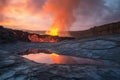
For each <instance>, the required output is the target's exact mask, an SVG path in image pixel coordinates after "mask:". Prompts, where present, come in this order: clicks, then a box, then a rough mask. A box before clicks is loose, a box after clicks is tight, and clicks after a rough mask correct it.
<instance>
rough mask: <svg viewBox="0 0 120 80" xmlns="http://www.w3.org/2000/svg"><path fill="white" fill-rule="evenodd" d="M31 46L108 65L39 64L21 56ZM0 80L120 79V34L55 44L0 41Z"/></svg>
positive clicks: (31, 47)
mask: <svg viewBox="0 0 120 80" xmlns="http://www.w3.org/2000/svg"><path fill="white" fill-rule="evenodd" d="M31 49H35V51H36V49H37V50H39V51H41V50H42V51H43V50H46V51H48V53H49V52H55V53H58V54H64V55H71V56H79V57H86V58H91V59H97V60H103V61H104V62H106V63H105V64H106V65H85V64H83V65H78V64H75V65H67V64H66V65H55V64H52V65H51V64H38V63H35V62H33V61H30V60H27V59H25V58H23V57H21V56H20V55H18V53H21V52H24V51H27V50H28V51H29V50H31ZM33 52H34V51H33ZM0 80H120V34H117V35H108V36H100V37H95V38H88V39H81V40H79V39H78V40H72V41H69V40H65V41H61V42H56V43H30V42H17V43H9V44H1V45H0Z"/></svg>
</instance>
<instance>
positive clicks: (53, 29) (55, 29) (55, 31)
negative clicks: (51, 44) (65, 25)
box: [46, 27, 59, 36]
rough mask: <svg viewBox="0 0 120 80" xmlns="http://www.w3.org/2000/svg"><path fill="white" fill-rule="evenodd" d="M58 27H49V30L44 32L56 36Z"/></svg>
mask: <svg viewBox="0 0 120 80" xmlns="http://www.w3.org/2000/svg"><path fill="white" fill-rule="evenodd" d="M58 31H59V30H58V28H57V27H51V28H50V30H49V31H47V32H46V34H47V35H51V36H58Z"/></svg>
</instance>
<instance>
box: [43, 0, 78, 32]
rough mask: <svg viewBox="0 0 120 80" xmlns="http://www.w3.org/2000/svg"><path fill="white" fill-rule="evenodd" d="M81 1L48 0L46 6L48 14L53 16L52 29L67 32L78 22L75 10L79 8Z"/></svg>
mask: <svg viewBox="0 0 120 80" xmlns="http://www.w3.org/2000/svg"><path fill="white" fill-rule="evenodd" d="M79 3H80V0H47V2H46V3H45V5H44V9H45V11H46V12H48V13H51V14H52V15H53V19H54V20H53V24H52V26H51V27H52V28H56V27H57V28H58V29H59V31H67V30H68V29H69V27H70V26H72V24H73V23H74V22H75V21H76V16H75V15H74V10H75V9H76V8H77V7H78V6H79Z"/></svg>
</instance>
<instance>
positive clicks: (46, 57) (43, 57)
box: [22, 53, 102, 64]
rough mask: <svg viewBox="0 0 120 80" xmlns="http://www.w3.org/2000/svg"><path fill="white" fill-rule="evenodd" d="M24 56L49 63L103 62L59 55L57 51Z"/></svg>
mask: <svg viewBox="0 0 120 80" xmlns="http://www.w3.org/2000/svg"><path fill="white" fill-rule="evenodd" d="M22 57H24V58H26V59H29V60H32V61H34V62H37V63H47V64H101V63H102V62H101V61H98V60H94V59H89V58H81V57H73V56H65V55H58V54H55V53H51V54H46V53H36V54H35V53H33V54H32V53H31V54H27V55H22Z"/></svg>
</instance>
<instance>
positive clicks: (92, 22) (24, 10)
mask: <svg viewBox="0 0 120 80" xmlns="http://www.w3.org/2000/svg"><path fill="white" fill-rule="evenodd" d="M14 1H16V2H18V3H17V4H16V3H14V4H11V2H14ZM19 2H21V3H19ZM23 3H24V4H23ZM12 9H14V12H12V13H11V12H10V10H12ZM43 10H44V11H45V12H46V13H50V15H51V16H50V17H51V18H52V20H53V21H52V20H51V21H50V20H48V19H47V18H46V19H44V20H43V19H42V18H41V12H43ZM10 14H11V15H10ZM27 15H29V16H27ZM30 16H31V17H30ZM36 16H37V18H36ZM6 21H7V22H6ZM116 21H120V0H0V25H4V23H7V24H8V23H9V24H8V25H10V26H13V24H16V23H17V24H16V28H21V26H19V24H21V25H25V27H24V28H28V29H30V28H31V29H37V30H41V29H42V28H43V25H44V24H45V23H46V24H45V25H44V27H45V29H47V28H48V27H49V26H50V25H51V23H53V24H52V26H58V27H59V28H60V30H61V31H63V30H68V29H74V30H82V29H88V28H90V27H93V26H97V25H102V24H106V23H111V22H116ZM34 25H35V26H34ZM37 25H38V26H37ZM31 26H32V27H31ZM35 27H36V28H35ZM46 27H47V28H46Z"/></svg>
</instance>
